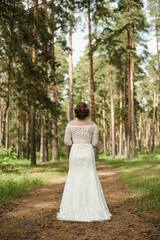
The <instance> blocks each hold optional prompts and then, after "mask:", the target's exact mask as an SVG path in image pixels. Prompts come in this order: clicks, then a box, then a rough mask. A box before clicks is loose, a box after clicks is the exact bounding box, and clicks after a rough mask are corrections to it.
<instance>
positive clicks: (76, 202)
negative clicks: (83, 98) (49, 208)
mask: <svg viewBox="0 0 160 240" xmlns="http://www.w3.org/2000/svg"><path fill="white" fill-rule="evenodd" d="M64 142H65V144H67V145H68V146H71V145H72V147H71V150H70V155H69V171H68V175H67V179H66V182H65V186H64V190H63V196H62V200H61V205H60V210H59V212H58V213H57V219H59V220H66V221H82V222H92V221H104V220H109V219H110V218H111V216H112V215H111V213H110V212H109V210H108V207H107V203H106V200H105V197H104V194H103V190H102V186H101V183H100V180H99V178H98V175H97V170H96V164H95V155H94V149H93V146H97V145H98V128H97V125H96V124H95V123H94V124H93V125H85V126H77V125H71V124H69V123H68V125H67V127H66V130H65V138H64Z"/></svg>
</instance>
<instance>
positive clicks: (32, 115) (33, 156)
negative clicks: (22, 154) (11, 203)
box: [30, 0, 38, 165]
mask: <svg viewBox="0 0 160 240" xmlns="http://www.w3.org/2000/svg"><path fill="white" fill-rule="evenodd" d="M37 20H38V0H34V21H35V22H36V21H37ZM33 35H34V39H35V40H36V39H37V28H36V24H35V23H34V29H33ZM36 57H37V56H36V47H35V45H33V50H32V62H33V63H34V62H35V61H36ZM33 84H34V81H33ZM35 101H36V100H35V98H34V96H33V99H32V105H31V108H30V118H31V122H30V131H31V133H30V136H31V141H30V142H31V165H36V139H35V115H36V108H35Z"/></svg>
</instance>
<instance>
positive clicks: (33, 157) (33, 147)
mask: <svg viewBox="0 0 160 240" xmlns="http://www.w3.org/2000/svg"><path fill="white" fill-rule="evenodd" d="M35 115H36V109H35V106H34V105H32V106H31V108H30V116H31V124H30V136H31V165H36V141H35Z"/></svg>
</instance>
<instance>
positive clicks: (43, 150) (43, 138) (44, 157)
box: [40, 0, 48, 162]
mask: <svg viewBox="0 0 160 240" xmlns="http://www.w3.org/2000/svg"><path fill="white" fill-rule="evenodd" d="M42 9H43V11H44V25H45V28H46V30H47V22H46V18H47V4H46V0H42ZM42 47H43V52H42V66H43V79H44V80H43V81H44V82H43V91H44V95H47V84H46V82H47V59H46V54H47V42H46V39H44V40H43V43H42ZM46 116H47V110H46V109H44V111H43V115H42V116H41V138H40V139H41V142H40V161H41V162H46V161H48V159H47V156H48V153H47V151H48V148H46V139H47V136H46V134H47V133H46Z"/></svg>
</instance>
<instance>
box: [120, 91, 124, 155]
mask: <svg viewBox="0 0 160 240" xmlns="http://www.w3.org/2000/svg"><path fill="white" fill-rule="evenodd" d="M119 95H120V126H119V155H120V156H121V155H122V149H123V133H122V130H123V128H122V107H123V103H122V100H123V99H122V86H120V92H119Z"/></svg>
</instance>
